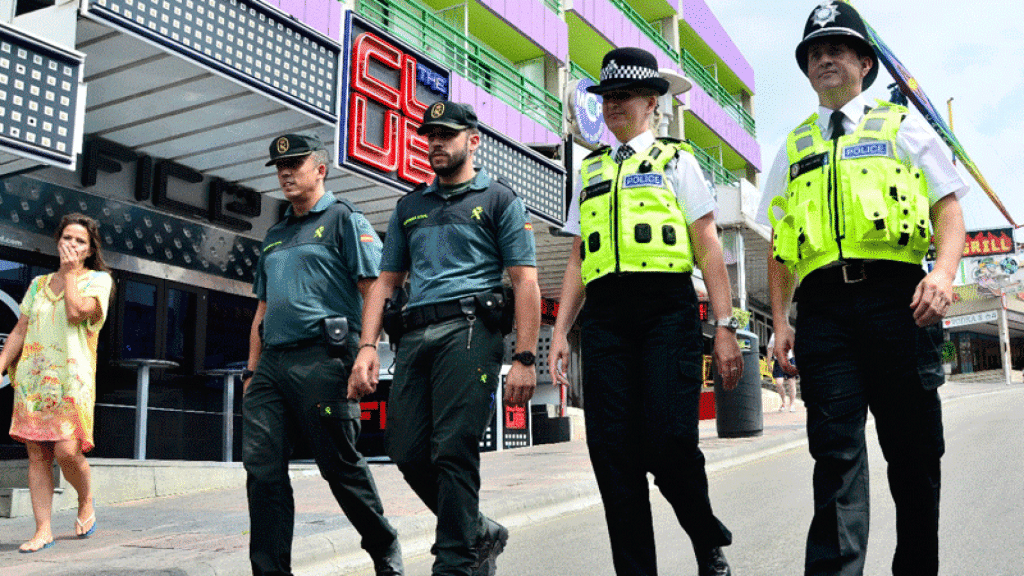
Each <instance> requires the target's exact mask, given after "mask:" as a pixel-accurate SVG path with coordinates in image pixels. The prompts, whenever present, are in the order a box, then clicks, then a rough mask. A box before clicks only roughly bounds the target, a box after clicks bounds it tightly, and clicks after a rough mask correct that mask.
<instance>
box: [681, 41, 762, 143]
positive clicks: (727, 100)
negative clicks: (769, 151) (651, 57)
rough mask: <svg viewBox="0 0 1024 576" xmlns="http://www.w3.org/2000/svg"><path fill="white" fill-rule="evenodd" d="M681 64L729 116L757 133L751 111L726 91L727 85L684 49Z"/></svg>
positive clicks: (748, 129)
mask: <svg viewBox="0 0 1024 576" xmlns="http://www.w3.org/2000/svg"><path fill="white" fill-rule="evenodd" d="M679 64H680V66H682V68H683V73H684V74H686V75H687V76H688V77H690V78H692V79H693V80H694V81H696V82H697V84H699V85H700V87H701V88H703V89H704V91H705V92H707V94H708V96H711V97H712V98H713V99H714V100H715V102H718V103H719V104H720V105H721V106H722V108H723V109H725V111H726V113H727V114H729V116H732V118H733V119H734V120H736V121H737V122H739V124H740V126H743V128H744V129H745V130H746V131H747V132H749V133H750V135H751V136H756V135H757V133H756V130H755V125H754V117H753V116H751V115H750V112H747V110H746V109H745V108H743V105H741V104H740V103H739V101H738V100H736V98H734V97H733V95H732V94H729V92H728V91H726V89H725V86H722V85H721V84H719V83H718V81H717V80H715V77H714V76H712V75H711V73H710V72H708V71H707V70H706V69H705V68H704V67H703V66H701V64H700V62H697V60H696V59H694V57H693V56H691V55H690V53H689V52H687V51H686V50H683V55H682V58H681V59H680V60H679Z"/></svg>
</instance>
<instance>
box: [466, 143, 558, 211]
mask: <svg viewBox="0 0 1024 576" xmlns="http://www.w3.org/2000/svg"><path fill="white" fill-rule="evenodd" d="M476 164H477V166H480V167H482V168H486V169H487V171H488V172H489V173H490V174H492V175H499V176H503V177H505V178H506V179H508V180H509V181H511V182H512V188H513V189H514V190H515V191H516V194H518V195H519V196H520V197H521V198H522V199H523V201H524V202H525V203H526V207H527V208H528V209H529V210H530V212H532V213H534V214H535V215H537V216H539V217H540V218H543V219H544V220H546V221H548V222H549V223H551V224H554V225H556V226H562V224H563V223H564V220H565V202H566V199H565V168H564V167H562V166H560V165H558V164H556V163H554V162H552V161H551V160H548V159H547V158H545V157H543V156H541V155H540V154H538V153H536V152H534V151H533V150H531V149H530V148H528V147H527V146H523V145H522V144H519V143H516V142H513V141H512V140H509V139H507V138H505V137H504V136H502V135H501V134H499V133H498V132H495V131H494V130H492V129H491V128H488V127H486V126H483V125H481V126H480V148H478V149H477V151H476Z"/></svg>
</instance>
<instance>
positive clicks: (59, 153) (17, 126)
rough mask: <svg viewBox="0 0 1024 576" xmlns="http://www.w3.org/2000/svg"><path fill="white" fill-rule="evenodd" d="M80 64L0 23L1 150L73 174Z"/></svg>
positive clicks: (78, 57)
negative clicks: (67, 170)
mask: <svg viewBox="0 0 1024 576" xmlns="http://www.w3.org/2000/svg"><path fill="white" fill-rule="evenodd" d="M84 61H85V55H83V54H80V53H78V52H74V51H70V50H65V49H63V48H60V47H57V46H54V45H50V44H47V43H45V42H43V41H42V40H38V39H36V38H33V37H30V36H27V35H25V34H24V33H22V32H20V31H19V30H17V29H16V28H12V27H10V26H7V25H3V24H0V148H4V149H6V150H7V151H10V152H12V153H14V154H17V155H19V156H24V157H28V158H33V159H36V160H40V161H42V162H45V163H47V164H52V165H55V166H60V167H62V168H67V169H69V170H74V168H75V158H76V153H77V152H78V150H79V148H80V147H81V141H82V135H81V128H80V126H81V104H82V103H84V102H85V94H84V87H83V85H82V63H83V62H84Z"/></svg>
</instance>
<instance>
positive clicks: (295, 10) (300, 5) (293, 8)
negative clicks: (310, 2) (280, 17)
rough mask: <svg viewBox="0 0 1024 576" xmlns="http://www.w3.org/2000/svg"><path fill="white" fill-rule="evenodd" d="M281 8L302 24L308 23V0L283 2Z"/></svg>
mask: <svg viewBox="0 0 1024 576" xmlns="http://www.w3.org/2000/svg"><path fill="white" fill-rule="evenodd" d="M279 6H280V8H281V10H282V11H283V12H285V13H286V14H291V15H292V16H295V18H296V19H297V20H299V21H300V22H305V21H306V0H281V2H280V5H279Z"/></svg>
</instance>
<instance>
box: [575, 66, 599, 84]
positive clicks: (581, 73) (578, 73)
mask: <svg viewBox="0 0 1024 576" xmlns="http://www.w3.org/2000/svg"><path fill="white" fill-rule="evenodd" d="M569 75H570V76H572V77H573V78H575V79H576V80H582V79H584V78H589V79H590V80H591V81H592V82H594V83H597V78H594V77H593V76H591V75H590V72H587V71H586V70H584V69H583V67H582V66H580V65H579V64H577V63H575V62H572V61H569Z"/></svg>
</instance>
